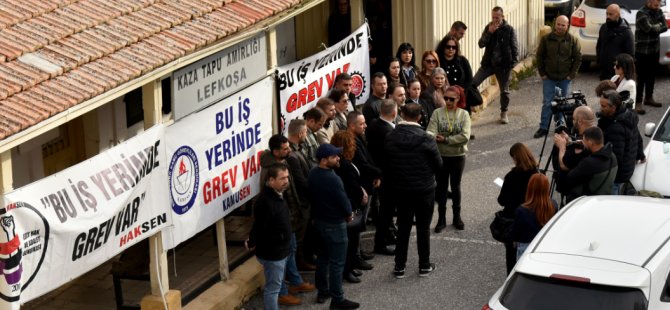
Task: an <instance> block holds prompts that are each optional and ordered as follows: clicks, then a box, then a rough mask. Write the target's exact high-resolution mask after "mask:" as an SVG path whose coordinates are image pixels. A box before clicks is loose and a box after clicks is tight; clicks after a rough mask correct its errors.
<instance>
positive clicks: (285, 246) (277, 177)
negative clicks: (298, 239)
mask: <svg viewBox="0 0 670 310" xmlns="http://www.w3.org/2000/svg"><path fill="white" fill-rule="evenodd" d="M266 174H267V181H266V182H265V184H264V188H263V190H262V191H261V193H260V194H259V195H258V198H257V199H256V203H255V204H254V224H253V226H252V227H251V232H249V239H247V241H246V242H245V243H244V246H245V247H246V248H247V249H248V250H254V249H255V250H256V258H257V259H258V262H260V263H261V265H263V273H264V274H265V286H264V287H263V303H264V304H265V309H279V307H278V297H279V290H280V289H281V287H282V283H284V270H285V268H286V261H287V258H288V256H289V251H290V248H291V239H292V236H293V232H292V231H291V215H290V212H289V209H288V206H287V205H286V201H285V200H284V198H283V195H282V194H283V193H284V191H285V190H286V189H287V188H288V185H289V177H288V167H286V165H285V164H283V163H279V162H276V163H273V164H271V165H270V166H269V167H267V169H266Z"/></svg>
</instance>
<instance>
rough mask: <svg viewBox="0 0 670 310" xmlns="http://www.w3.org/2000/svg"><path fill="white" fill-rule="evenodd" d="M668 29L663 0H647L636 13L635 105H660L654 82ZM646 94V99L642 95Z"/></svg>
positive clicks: (640, 107)
mask: <svg viewBox="0 0 670 310" xmlns="http://www.w3.org/2000/svg"><path fill="white" fill-rule="evenodd" d="M667 30H668V24H667V21H666V20H665V14H664V13H663V10H661V0H646V3H645V5H644V6H643V7H641V8H640V9H639V10H638V11H637V14H636V15H635V68H636V70H637V72H636V73H637V85H635V86H636V87H637V92H636V97H637V98H635V107H636V108H638V107H639V109H642V104H644V105H648V106H652V107H660V106H661V104H660V103H659V102H656V101H655V100H654V83H655V82H656V72H657V71H658V68H659V67H660V66H659V64H658V58H659V51H660V48H661V33H663V32H666V31H667ZM643 91H644V92H643ZM643 94H644V101H642V95H643Z"/></svg>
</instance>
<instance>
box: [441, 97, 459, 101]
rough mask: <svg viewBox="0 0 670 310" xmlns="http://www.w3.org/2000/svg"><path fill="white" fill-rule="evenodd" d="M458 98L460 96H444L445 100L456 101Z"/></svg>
mask: <svg viewBox="0 0 670 310" xmlns="http://www.w3.org/2000/svg"><path fill="white" fill-rule="evenodd" d="M456 99H458V98H456V97H446V96H445V97H444V100H446V101H451V102H456Z"/></svg>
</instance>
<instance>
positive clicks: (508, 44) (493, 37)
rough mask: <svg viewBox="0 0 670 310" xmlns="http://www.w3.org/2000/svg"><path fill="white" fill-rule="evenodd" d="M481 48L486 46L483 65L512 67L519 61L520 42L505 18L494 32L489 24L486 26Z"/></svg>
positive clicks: (480, 40)
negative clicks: (491, 31) (490, 29)
mask: <svg viewBox="0 0 670 310" xmlns="http://www.w3.org/2000/svg"><path fill="white" fill-rule="evenodd" d="M478 43H479V48H484V47H485V48H486V49H485V50H484V56H483V57H482V62H481V64H482V67H493V68H499V69H512V67H514V65H515V64H516V63H517V62H519V43H518V41H517V38H516V33H515V32H514V28H512V26H511V25H510V24H509V23H507V21H506V20H503V23H502V24H501V25H500V27H498V29H497V30H496V31H494V32H493V33H490V32H489V25H488V24H487V25H486V27H484V31H483V32H482V36H481V38H479V42H478Z"/></svg>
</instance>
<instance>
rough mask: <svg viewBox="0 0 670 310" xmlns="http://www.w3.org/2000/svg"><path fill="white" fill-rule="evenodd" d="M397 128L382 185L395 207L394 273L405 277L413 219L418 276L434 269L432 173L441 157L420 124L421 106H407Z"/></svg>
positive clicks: (387, 143)
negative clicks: (396, 239)
mask: <svg viewBox="0 0 670 310" xmlns="http://www.w3.org/2000/svg"><path fill="white" fill-rule="evenodd" d="M402 117H403V119H404V121H402V122H400V123H399V124H398V125H397V126H396V128H395V129H394V130H393V131H392V132H391V133H389V134H388V135H387V136H386V141H385V143H384V150H385V151H386V167H385V168H386V170H388V173H385V175H384V182H385V183H386V185H388V186H389V189H390V190H391V192H392V193H393V197H394V201H395V202H396V203H397V206H398V242H397V244H396V252H395V268H394V270H393V274H394V276H395V277H396V278H398V279H400V278H403V277H405V264H406V263H407V247H408V245H409V234H410V231H411V230H412V222H413V220H414V218H415V217H416V239H417V240H416V242H417V248H418V251H419V276H427V275H428V274H430V273H431V272H432V271H433V270H435V264H434V263H432V262H431V261H430V222H431V220H432V217H433V209H434V207H433V205H434V202H435V186H436V183H435V174H436V173H437V172H438V171H440V169H442V157H441V156H440V152H439V151H438V150H437V143H436V142H435V138H433V137H432V136H430V135H429V134H427V133H426V132H425V131H423V129H421V126H420V125H419V123H418V121H419V117H421V106H419V105H418V104H415V103H408V104H406V105H405V106H404V107H403V110H402Z"/></svg>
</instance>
